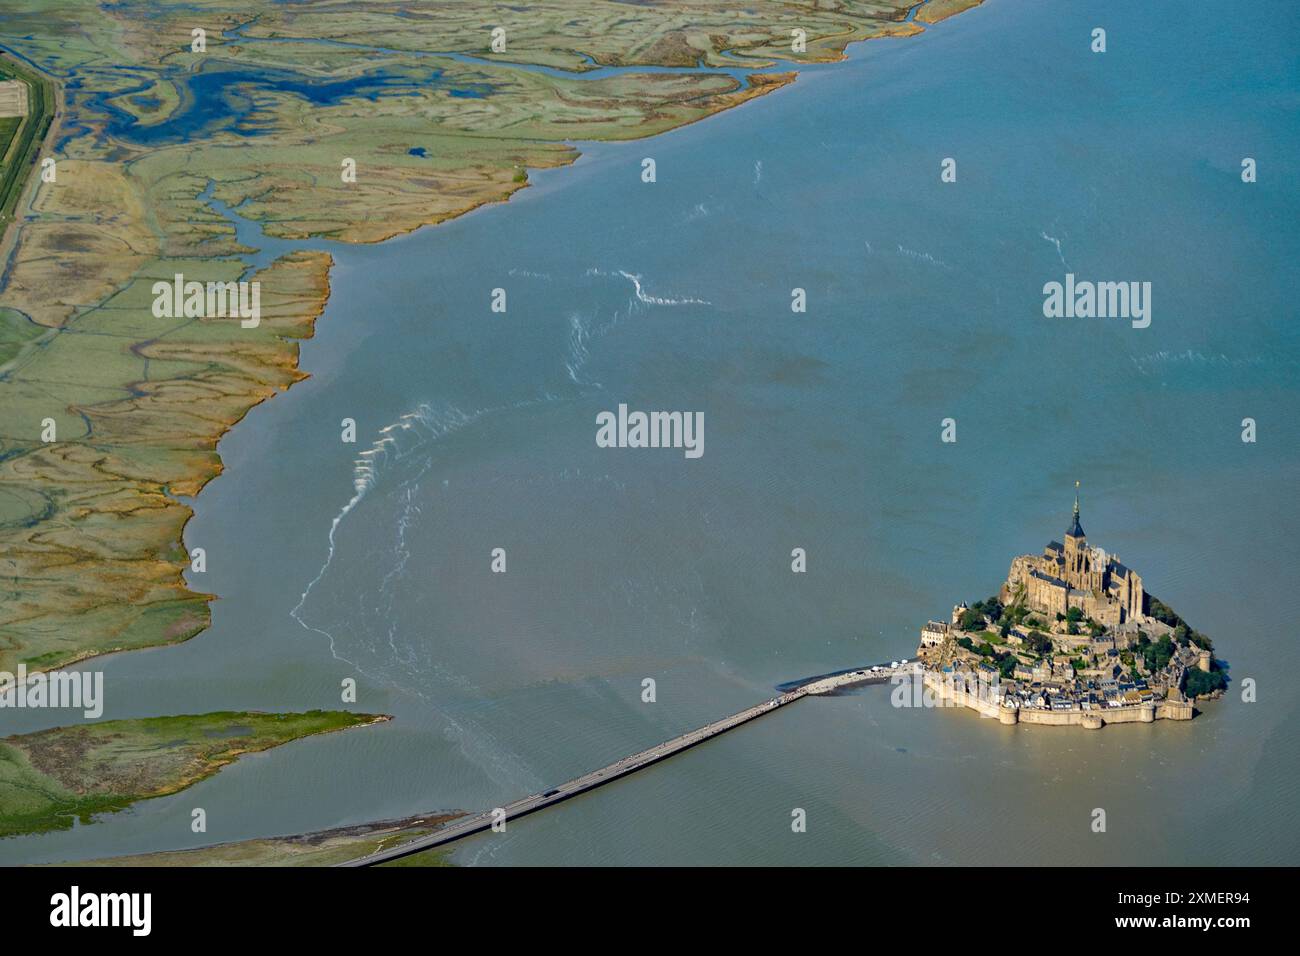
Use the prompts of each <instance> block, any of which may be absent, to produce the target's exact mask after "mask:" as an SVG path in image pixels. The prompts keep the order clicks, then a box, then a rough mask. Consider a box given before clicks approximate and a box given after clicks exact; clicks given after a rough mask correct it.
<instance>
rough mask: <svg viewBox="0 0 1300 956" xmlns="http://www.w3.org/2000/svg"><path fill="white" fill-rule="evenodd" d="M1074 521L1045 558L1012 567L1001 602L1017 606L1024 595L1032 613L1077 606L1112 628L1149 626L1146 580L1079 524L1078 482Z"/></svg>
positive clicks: (1029, 557)
mask: <svg viewBox="0 0 1300 956" xmlns="http://www.w3.org/2000/svg"><path fill="white" fill-rule="evenodd" d="M1075 488H1076V492H1075V496H1074V516H1073V519H1072V520H1071V522H1070V527H1069V528H1068V529H1066V532H1065V543H1064V544H1062V543H1061V542H1059V541H1053V542H1051V543H1050V544H1049V545H1048V546H1047V547H1046V548H1044V549H1043V553H1042V554H1041V555H1033V554H1024V555H1021V556H1020V557H1018V558H1015V559H1014V560H1013V561H1012V562H1011V571H1010V573H1009V574H1008V575H1007V581H1006V584H1004V585H1003V586H1002V592H1001V594H1000V595H999V600H1001V601H1002V603H1003V604H1008V605H1009V604H1012V603H1014V602H1015V601H1016V599H1017V598H1019V597H1021V596H1022V595H1023V598H1024V601H1025V603H1026V604H1027V605H1028V607H1029V608H1030V609H1031V610H1034V611H1040V612H1042V613H1044V614H1047V615H1051V616H1055V615H1057V614H1066V613H1068V612H1069V609H1070V608H1072V607H1077V608H1079V609H1080V610H1081V611H1083V613H1084V616H1085V617H1090V618H1092V619H1093V620H1094V621H1097V622H1098V623H1099V624H1105V625H1106V626H1107V627H1112V628H1113V627H1118V626H1119V625H1120V624H1124V623H1126V622H1129V621H1134V622H1138V621H1143V620H1144V619H1145V618H1146V612H1147V596H1146V591H1145V590H1144V589H1143V587H1142V578H1141V577H1139V576H1138V574H1137V572H1136V571H1134V570H1133V569H1131V568H1126V567H1125V566H1124V565H1123V564H1121V563H1120V561H1119V558H1117V557H1116V556H1115V555H1113V554H1111V555H1108V554H1107V553H1106V552H1105V551H1103V550H1102V549H1101V548H1093V547H1090V546H1089V545H1088V537H1087V535H1085V534H1084V532H1083V526H1082V525H1081V524H1080V523H1079V496H1078V491H1077V488H1078V483H1077V482H1076V483H1075Z"/></svg>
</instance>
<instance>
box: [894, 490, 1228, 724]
mask: <svg viewBox="0 0 1300 956" xmlns="http://www.w3.org/2000/svg"><path fill="white" fill-rule="evenodd" d="M1076 488H1077V483H1076ZM917 656H918V657H919V658H920V660H921V661H922V663H923V665H924V671H923V677H922V679H923V681H924V683H925V686H926V687H927V688H929V689H931V690H932V691H933V692H934V693H935V694H936V695H937V696H938V697H939V698H940V699H942V700H944V701H947V702H950V703H954V704H958V705H962V706H966V707H969V708H971V709H972V710H975V711H978V712H979V713H980V714H981V715H983V716H986V717H996V718H997V719H998V720H999V721H1000V722H1001V723H1004V724H1015V723H1035V724H1052V725H1056V726H1079V727H1086V728H1089V729H1098V728H1100V727H1101V726H1103V725H1104V724H1108V723H1133V722H1141V723H1149V722H1151V721H1153V720H1157V719H1160V718H1165V719H1170V720H1190V719H1191V718H1192V716H1193V714H1194V712H1195V709H1194V707H1193V702H1194V701H1195V700H1196V699H1198V698H1210V697H1218V696H1221V695H1222V692H1223V689H1224V687H1226V685H1227V679H1226V675H1225V673H1224V670H1223V666H1222V664H1221V663H1220V662H1219V661H1217V660H1216V659H1215V657H1214V644H1213V642H1212V641H1211V640H1210V638H1209V637H1207V636H1206V635H1205V634H1202V633H1201V632H1199V631H1196V630H1194V629H1193V628H1191V627H1190V626H1189V625H1188V624H1187V622H1186V621H1184V620H1183V619H1182V618H1181V617H1179V616H1178V615H1177V614H1176V613H1174V611H1172V610H1171V609H1170V608H1169V607H1167V606H1166V605H1165V604H1164V603H1163V602H1161V601H1160V600H1159V599H1158V598H1156V597H1154V596H1153V595H1151V594H1150V593H1149V592H1148V591H1147V590H1146V586H1145V584H1144V583H1143V580H1142V577H1141V576H1140V575H1139V574H1138V573H1137V572H1136V571H1135V570H1133V569H1132V568H1129V567H1127V566H1125V565H1124V564H1123V563H1122V562H1121V561H1120V560H1119V558H1118V557H1117V556H1116V555H1113V554H1108V553H1107V552H1106V551H1104V550H1102V549H1101V548H1098V547H1093V546H1092V545H1090V544H1089V543H1088V538H1087V535H1086V534H1085V533H1084V530H1083V526H1082V524H1081V523H1080V516H1079V498H1078V495H1077V493H1076V495H1075V499H1074V512H1073V514H1072V516H1071V520H1070V524H1069V526H1068V527H1067V529H1066V532H1065V540H1064V542H1059V541H1052V542H1050V543H1049V544H1048V545H1047V547H1046V548H1044V549H1043V552H1042V554H1024V555H1020V556H1019V557H1016V558H1015V559H1013V560H1012V562H1011V570H1010V572H1009V573H1008V574H1007V579H1006V581H1005V582H1004V583H1003V585H1002V587H1001V588H1000V589H999V591H998V593H997V594H996V595H994V596H992V597H990V598H988V599H986V600H983V601H976V602H975V603H974V604H972V605H969V606H968V605H966V604H965V603H964V602H963V603H960V604H958V605H957V606H955V607H954V608H953V609H952V616H951V619H950V620H948V621H930V622H928V623H927V624H926V625H925V626H924V627H923V628H921V643H920V646H919V648H918V649H917Z"/></svg>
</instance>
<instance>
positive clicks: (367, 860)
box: [339, 661, 919, 866]
mask: <svg viewBox="0 0 1300 956" xmlns="http://www.w3.org/2000/svg"><path fill="white" fill-rule="evenodd" d="M915 667H919V665H917V664H912V663H909V662H907V661H902V662H898V661H893V662H890V663H889V664H876V665H874V666H868V667H861V668H857V669H855V670H847V671H839V672H837V673H834V674H826V675H823V676H820V677H814V678H810V679H806V680H804V681H802V682H799V681H794V682H792V683H790V684H783V685H781V688H780V689H781V693H780V694H778V695H777V696H776V697H773V698H771V699H770V700H765V701H763V702H762V703H761V704H755V705H754V706H753V707H747V708H746V709H744V710H742V711H740V712H739V713H735V714H732V715H731V716H730V717H723V718H722V719H721V720H715V721H713V722H712V723H709V724H705V725H704V726H703V727H698V728H696V729H695V730H691V731H687V732H686V733H684V734H682V735H681V736H678V737H674V738H672V739H671V740H665V741H664V742H663V743H661V744H655V746H653V747H650V748H649V749H647V750H642V751H641V752H640V753H635V754H632V755H631V756H628V757H623V758H622V759H621V760H617V761H615V762H614V763H612V764H609V765H608V766H605V767H601V768H600V769H599V770H592V771H591V772H589V773H585V774H583V775H582V776H581V777H575V778H574V779H572V780H569V781H567V782H565V783H562V784H560V785H559V786H558V787H553V788H551V789H550V790H547V791H545V792H544V793H533V794H529V795H528V796H526V797H522V798H521V799H519V800H516V801H514V802H513V803H508V804H506V805H505V806H503V807H497V808H495V809H493V810H486V811H483V812H482V813H475V814H471V815H469V816H465V817H461V818H460V819H458V820H452V821H451V822H450V823H448V824H446V825H445V826H442V827H439V828H438V829H437V830H435V831H434V832H432V833H429V834H427V835H425V836H422V837H418V838H416V839H414V840H408V841H407V842H405V843H399V844H398V845H396V846H392V847H386V848H384V849H382V850H378V851H376V852H374V853H371V854H369V855H367V856H362V857H357V858H356V859H353V860H348V861H347V862H346V863H341V864H339V865H340V866H374V865H375V864H376V863H385V862H387V861H389V860H396V859H399V858H401V857H404V856H410V855H411V854H413V853H420V852H422V851H424V850H431V849H433V848H435V847H440V846H445V845H446V844H448V843H453V842H455V841H456V840H460V839H463V838H465V837H467V836H470V835H472V834H475V833H482V832H483V831H484V830H490V829H491V828H492V824H493V822H494V821H497V820H505V821H507V822H508V821H511V820H516V819H518V818H519V817H522V816H526V815H527V814H529V813H536V812H537V811H538V810H544V809H546V808H547V807H549V806H552V805H553V804H556V803H560V802H561V801H563V800H569V799H572V798H573V797H576V796H578V795H579V794H582V793H586V792H587V791H588V790H594V789H596V788H597V787H600V786H604V785H605V784H607V783H610V782H612V781H614V780H618V779H619V778H621V777H626V776H627V775H628V774H632V773H636V772H637V771H638V770H642V769H644V768H645V767H648V766H650V765H651V764H655V763H658V762H659V761H661V760H667V759H668V758H669V757H672V756H674V755H675V754H679V753H681V752H682V751H683V750H689V749H690V748H691V747H694V746H696V745H698V744H702V743H704V742H705V741H706V740H710V739H712V738H714V737H717V736H719V735H720V734H725V733H726V732H727V731H729V730H734V729H735V728H737V727H739V726H741V725H742V724H747V723H749V722H750V721H751V720H757V719H758V718H759V717H762V716H763V715H764V714H770V713H772V712H773V711H774V710H779V709H780V708H782V707H785V706H788V705H789V704H793V703H794V702H795V701H797V700H800V699H802V698H804V697H809V696H816V695H818V694H829V693H833V692H834V691H836V690H839V689H841V688H844V687H851V686H858V685H862V684H873V683H883V682H885V681H888V680H890V679H891V678H892V677H894V676H895V675H896V674H900V673H905V672H908V671H911V670H912V669H913V668H915Z"/></svg>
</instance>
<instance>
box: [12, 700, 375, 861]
mask: <svg viewBox="0 0 1300 956" xmlns="http://www.w3.org/2000/svg"><path fill="white" fill-rule="evenodd" d="M387 719H388V718H386V717H378V716H374V715H371V714H352V713H346V712H343V711H319V710H318V711H310V712H308V713H305V714H262V713H251V712H224V713H214V714H204V715H201V716H182V717H152V718H148V719H145V720H109V721H104V722H102V723H86V724H80V725H77V726H73V727H57V728H54V729H52V730H43V731H39V732H37V733H32V734H23V735H21V736H17V737H6V738H3V739H0V837H6V836H13V835H15V834H18V833H32V832H41V831H46V830H64V829H68V828H69V827H71V826H72V825H73V823H74V822H75V821H78V820H80V821H81V822H83V823H88V822H90V819H91V818H92V817H93V816H94V815H95V814H99V813H111V812H114V811H117V810H121V809H123V808H125V807H127V806H130V805H131V804H132V803H135V802H136V801H138V800H147V799H149V798H151V797H161V796H166V795H168V794H172V793H176V792H178V791H180V790H184V789H185V788H186V787H189V786H192V785H193V784H195V783H198V782H199V781H200V780H203V779H205V778H206V777H210V776H211V775H212V774H214V773H216V772H217V771H218V770H220V769H221V768H222V767H224V766H225V765H226V764H228V763H231V762H232V761H234V760H236V759H237V758H238V757H239V756H240V755H241V754H246V753H256V752H257V751H261V750H268V749H270V748H272V747H278V746H280V745H281V744H285V743H288V742H289V741H292V740H297V739H299V738H301V737H307V736H310V735H312V734H322V733H329V732H331V731H335V730H343V729H345V728H348V727H358V726H363V725H366V724H372V723H375V722H377V721H382V720H387Z"/></svg>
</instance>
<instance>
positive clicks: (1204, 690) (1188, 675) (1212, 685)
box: [1183, 665, 1228, 697]
mask: <svg viewBox="0 0 1300 956" xmlns="http://www.w3.org/2000/svg"><path fill="white" fill-rule="evenodd" d="M1212 666H1214V665H1212ZM1227 686H1228V681H1227V679H1226V678H1225V677H1224V676H1223V671H1221V670H1219V668H1218V667H1217V666H1214V670H1211V671H1208V672H1207V671H1203V670H1197V669H1195V668H1192V669H1189V670H1187V671H1185V672H1184V673H1183V693H1184V694H1186V695H1187V696H1188V697H1202V696H1204V695H1206V694H1212V693H1214V692H1215V691H1216V690H1223V689H1224V688H1225V687H1227Z"/></svg>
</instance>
